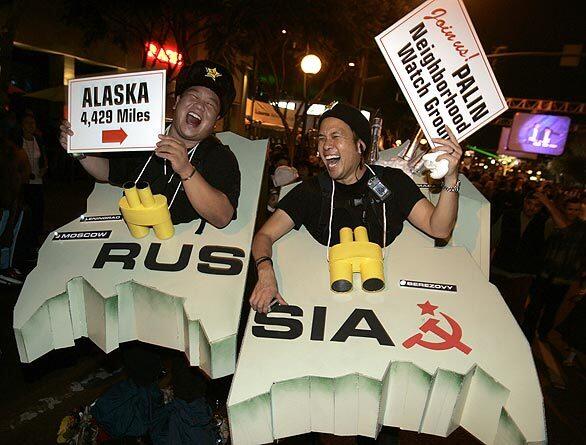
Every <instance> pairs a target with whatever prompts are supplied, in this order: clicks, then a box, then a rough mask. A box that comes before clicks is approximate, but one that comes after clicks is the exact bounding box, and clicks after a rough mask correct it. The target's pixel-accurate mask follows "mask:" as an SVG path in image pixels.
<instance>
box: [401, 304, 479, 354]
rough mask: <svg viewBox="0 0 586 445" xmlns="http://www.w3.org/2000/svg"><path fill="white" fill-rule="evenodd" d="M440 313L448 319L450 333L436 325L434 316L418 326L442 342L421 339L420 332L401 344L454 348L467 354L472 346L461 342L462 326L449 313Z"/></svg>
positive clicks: (410, 346) (436, 349) (409, 346)
mask: <svg viewBox="0 0 586 445" xmlns="http://www.w3.org/2000/svg"><path fill="white" fill-rule="evenodd" d="M440 314H441V315H442V316H443V317H444V318H445V319H446V320H447V321H448V323H449V324H450V327H451V328H452V333H451V334H450V333H449V332H447V331H446V330H445V329H443V328H441V327H440V326H438V323H439V320H437V319H435V318H430V319H428V320H427V321H426V322H425V323H423V324H422V325H421V327H420V328H419V329H420V330H421V331H422V332H423V333H427V332H432V333H434V334H435V335H437V336H438V337H440V338H441V339H442V340H443V341H442V342H437V343H435V342H430V341H426V340H423V334H422V333H421V332H419V333H417V334H415V335H413V336H412V337H409V338H408V339H407V340H405V341H404V342H403V346H404V347H405V348H407V349H409V348H412V347H413V346H415V345H419V346H423V347H424V348H427V349H432V350H434V351H444V350H446V349H452V348H456V349H459V350H460V351H462V352H463V353H464V354H466V355H468V354H469V353H470V351H472V348H470V347H469V346H468V345H466V344H464V343H462V341H461V340H462V328H461V327H460V325H459V324H458V323H457V322H456V321H455V320H454V319H453V318H451V317H450V316H449V315H446V314H444V313H443V312H440Z"/></svg>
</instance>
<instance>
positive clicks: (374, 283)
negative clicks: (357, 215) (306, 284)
mask: <svg viewBox="0 0 586 445" xmlns="http://www.w3.org/2000/svg"><path fill="white" fill-rule="evenodd" d="M329 260H330V287H331V289H332V290H333V291H335V292H348V291H349V290H351V289H352V274H353V273H360V276H361V278H362V289H364V290H365V291H369V292H375V291H379V290H381V289H382V288H383V287H385V276H384V269H383V252H382V249H381V247H380V246H379V245H378V244H376V243H371V242H369V241H368V232H367V231H366V227H362V226H359V227H356V228H355V229H354V232H352V229H351V228H349V227H344V228H342V229H340V244H336V245H335V246H332V247H330V251H329Z"/></svg>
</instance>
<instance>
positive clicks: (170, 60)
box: [146, 42, 183, 66]
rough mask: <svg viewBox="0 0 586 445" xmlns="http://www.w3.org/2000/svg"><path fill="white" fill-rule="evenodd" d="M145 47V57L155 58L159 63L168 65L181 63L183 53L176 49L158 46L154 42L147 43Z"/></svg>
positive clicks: (179, 64)
mask: <svg viewBox="0 0 586 445" xmlns="http://www.w3.org/2000/svg"><path fill="white" fill-rule="evenodd" d="M146 47H147V59H150V60H156V61H157V62H159V63H167V64H169V65H176V66H181V65H183V55H182V54H181V53H178V52H177V51H173V50H172V49H169V48H165V47H163V46H158V45H157V44H156V43H154V42H150V43H147V45H146Z"/></svg>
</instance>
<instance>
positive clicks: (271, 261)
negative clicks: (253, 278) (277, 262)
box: [255, 256, 273, 269]
mask: <svg viewBox="0 0 586 445" xmlns="http://www.w3.org/2000/svg"><path fill="white" fill-rule="evenodd" d="M265 261H268V262H270V263H271V267H272V266H273V259H272V258H271V257H269V256H261V257H260V258H259V259H258V260H256V262H255V265H256V268H257V269H258V265H259V264H260V263H264V262H265Z"/></svg>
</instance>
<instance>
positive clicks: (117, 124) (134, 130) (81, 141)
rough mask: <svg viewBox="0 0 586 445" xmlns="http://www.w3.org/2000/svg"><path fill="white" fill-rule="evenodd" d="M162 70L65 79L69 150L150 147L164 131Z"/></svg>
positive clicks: (78, 151)
mask: <svg viewBox="0 0 586 445" xmlns="http://www.w3.org/2000/svg"><path fill="white" fill-rule="evenodd" d="M165 79H166V71H165V70H153V71H145V72H140V73H123V74H113V75H109V76H98V77H84V78H79V79H73V80H71V81H70V82H69V95H68V113H69V114H68V120H69V122H70V123H71V129H72V130H73V133H74V135H73V136H69V137H68V148H67V149H68V152H69V153H92V152H94V153H95V152H113V151H149V150H154V148H155V144H156V142H157V141H158V139H157V135H159V134H162V133H164V129H165V127H164V120H165V88H166V83H165V82H166V81H165Z"/></svg>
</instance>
